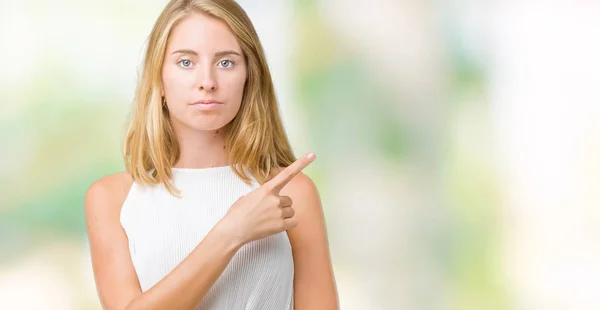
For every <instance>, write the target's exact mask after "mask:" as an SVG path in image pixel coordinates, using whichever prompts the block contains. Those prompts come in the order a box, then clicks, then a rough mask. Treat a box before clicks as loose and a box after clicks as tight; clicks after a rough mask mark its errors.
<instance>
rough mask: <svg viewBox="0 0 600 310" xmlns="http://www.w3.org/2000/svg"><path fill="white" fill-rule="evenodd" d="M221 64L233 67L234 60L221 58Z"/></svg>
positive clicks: (225, 66) (224, 66)
mask: <svg viewBox="0 0 600 310" xmlns="http://www.w3.org/2000/svg"><path fill="white" fill-rule="evenodd" d="M219 66H221V67H223V68H231V67H233V61H231V60H228V59H225V60H221V61H219Z"/></svg>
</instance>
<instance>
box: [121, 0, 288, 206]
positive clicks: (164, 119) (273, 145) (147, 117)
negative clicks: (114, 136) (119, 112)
mask: <svg viewBox="0 0 600 310" xmlns="http://www.w3.org/2000/svg"><path fill="white" fill-rule="evenodd" d="M191 13H202V14H207V15H209V16H213V17H216V18H219V19H221V20H223V21H224V22H225V23H226V24H227V25H229V28H230V29H231V31H232V32H233V34H234V35H235V36H236V38H237V40H238V42H239V44H240V46H241V49H242V52H243V54H244V55H243V56H244V58H245V59H246V65H247V79H246V84H245V86H244V93H243V97H242V103H241V106H240V110H239V112H238V114H237V115H236V116H235V118H234V119H233V120H232V121H231V123H229V124H228V125H227V126H228V128H229V130H228V131H227V137H226V144H225V150H226V152H227V154H228V156H229V161H230V166H231V168H232V169H233V171H234V172H235V173H236V174H237V175H238V176H239V177H240V178H241V179H242V180H243V181H244V182H246V183H248V184H250V182H251V180H250V178H249V177H248V176H247V175H246V172H248V173H250V174H251V175H252V176H253V177H254V178H255V179H256V180H257V181H258V182H259V184H263V183H264V182H265V181H266V179H267V177H268V176H269V175H270V174H271V172H272V170H273V169H274V168H278V167H287V166H289V165H290V164H291V163H293V162H294V161H295V160H296V158H295V156H294V154H293V151H292V148H291V146H290V143H289V140H288V137H287V135H286V133H285V130H284V128H283V124H282V121H281V116H280V114H279V109H278V103H277V99H276V97H275V90H274V87H273V81H272V79H271V73H270V71H269V68H268V66H267V62H266V58H265V55H264V51H263V48H262V45H261V43H260V41H259V38H258V35H257V34H256V30H255V29H254V26H253V25H252V22H251V21H250V19H249V18H248V16H247V15H246V12H245V11H244V10H243V9H242V8H241V7H240V6H239V5H238V4H237V3H236V2H235V1H233V0H171V1H170V2H169V3H168V4H167V6H166V7H165V8H164V10H163V11H162V13H161V14H160V16H159V17H158V19H157V21H156V23H155V24H154V27H153V28H152V32H151V33H150V36H149V38H148V44H147V47H146V51H145V57H144V61H143V67H142V70H141V72H140V75H139V81H138V85H137V89H136V93H135V99H134V102H133V110H132V112H131V116H130V123H129V125H128V128H127V132H126V136H125V141H124V152H123V153H124V159H125V166H126V169H127V171H128V172H129V173H130V174H131V175H132V177H133V180H134V181H136V182H138V183H140V184H143V185H150V184H159V183H162V184H164V185H165V187H166V188H167V190H168V191H169V192H170V193H171V194H173V195H179V190H178V189H176V188H175V187H174V185H173V184H172V183H171V177H172V174H171V167H173V165H175V163H176V162H177V161H178V160H179V156H180V147H179V143H178V140H177V137H176V136H175V132H174V131H173V128H172V126H171V121H170V118H169V114H168V111H167V110H166V109H163V108H162V97H161V90H162V79H161V77H162V66H163V62H164V55H165V50H166V47H167V40H168V39H169V35H170V32H171V30H172V29H173V28H174V27H175V26H176V25H177V24H178V23H179V22H180V21H181V20H182V19H184V18H185V17H186V16H188V15H189V14H191Z"/></svg>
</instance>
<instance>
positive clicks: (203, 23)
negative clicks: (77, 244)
mask: <svg viewBox="0 0 600 310" xmlns="http://www.w3.org/2000/svg"><path fill="white" fill-rule="evenodd" d="M182 50H183V51H184V52H181V51H182ZM177 51H180V52H177ZM222 52H227V53H222ZM230 52H234V53H238V54H239V55H235V54H232V53H230ZM245 80H246V67H245V62H244V58H243V56H242V53H241V49H240V47H239V44H238V42H237V40H236V38H235V36H234V35H233V34H232V33H231V31H230V29H229V28H228V26H227V25H226V24H225V23H224V22H222V21H220V20H218V19H215V18H212V17H208V16H205V15H201V14H192V15H190V16H188V17H186V19H185V20H184V21H182V22H181V23H180V24H179V25H177V26H176V27H175V29H174V30H173V32H172V34H171V37H170V40H169V42H168V46H167V51H166V53H165V61H164V66H163V70H162V82H163V90H162V91H163V96H164V97H165V99H166V102H167V107H168V109H169V114H170V116H171V122H172V125H173V128H174V130H175V132H176V134H177V137H178V139H179V142H180V147H181V157H180V160H179V161H178V162H177V163H176V165H175V167H183V168H207V167H212V166H224V165H227V164H228V160H227V155H226V154H225V152H224V148H223V146H224V143H225V142H224V141H225V140H224V138H225V132H226V130H227V126H228V124H229V123H230V122H231V120H232V119H233V118H234V117H235V115H236V114H237V112H238V111H239V107H240V104H241V99H242V93H243V89H244V84H245ZM199 100H217V101H220V102H222V103H223V104H222V105H220V106H219V107H218V108H217V109H215V110H210V111H203V110H199V109H197V108H196V107H194V106H192V105H190V104H191V103H194V102H197V101H199ZM197 150H202V152H198V151H197ZM314 159H315V156H314V154H312V153H310V154H307V155H305V156H303V157H301V158H299V159H298V160H297V161H296V162H295V163H294V164H292V165H291V166H289V167H286V168H280V169H278V170H276V171H275V172H274V173H273V175H272V176H271V177H270V178H269V180H268V181H267V182H266V183H265V184H263V185H262V186H261V187H259V188H257V189H256V190H254V191H252V192H250V193H248V194H247V195H245V196H243V197H241V198H240V199H239V200H238V201H237V202H236V203H234V205H232V206H231V208H230V209H229V211H228V212H227V214H226V215H225V216H224V217H223V219H222V220H221V221H219V222H218V223H217V225H215V227H213V229H212V230H211V231H210V232H209V233H208V234H207V236H206V237H205V238H204V239H203V240H202V241H201V242H200V243H199V244H198V245H197V247H196V248H195V249H194V250H193V251H192V253H190V255H189V256H188V257H187V258H185V259H184V260H183V261H182V262H181V263H180V264H179V265H178V266H177V267H176V268H175V269H174V270H172V271H171V272H170V273H169V274H168V275H167V276H166V277H165V278H164V279H162V280H161V281H159V282H158V283H157V284H156V285H155V286H154V287H152V288H151V289H150V290H148V291H146V292H143V293H142V291H141V289H140V285H139V282H138V280H137V275H136V273H135V269H134V267H133V263H132V261H131V256H130V254H129V248H128V241H127V236H126V234H125V232H124V230H123V228H122V227H121V225H120V222H119V216H120V210H121V207H122V205H123V202H124V200H125V198H126V197H127V193H128V192H129V189H130V187H131V185H132V182H133V180H132V178H131V176H130V175H129V174H128V173H127V172H120V173H116V174H111V175H108V176H105V177H103V178H101V179H100V180H98V181H96V182H94V183H93V184H92V185H91V186H90V188H89V189H88V191H87V194H86V198H85V214H86V224H87V231H88V238H89V242H90V248H91V255H92V265H93V269H94V276H95V279H96V286H97V289H98V295H99V297H100V300H101V302H102V304H103V306H104V308H105V309H166V308H168V309H191V308H193V307H195V306H196V305H197V304H199V302H200V301H201V300H202V298H203V297H204V295H205V294H206V292H207V291H208V290H209V289H210V287H211V286H212V285H213V284H214V282H215V281H216V280H217V279H218V277H219V276H220V275H221V273H222V272H223V270H224V269H225V267H226V266H227V264H228V263H229V262H230V260H231V259H232V257H233V255H234V254H235V253H236V252H237V251H238V250H239V249H240V248H241V247H242V246H243V245H244V244H246V243H248V242H251V241H253V240H257V239H260V238H263V237H266V236H268V235H271V234H275V233H279V232H282V231H287V234H288V236H289V239H290V243H291V245H292V253H293V259H294V273H295V277H294V299H295V305H294V308H295V309H297V310H298V309H299V310H302V309H338V307H339V306H338V296H337V290H336V285H335V280H334V276H333V271H332V267H331V258H330V255H329V247H328V242H327V233H326V228H325V220H324V216H323V211H322V207H321V202H320V197H319V194H318V192H317V189H316V187H315V185H314V183H313V182H312V180H311V179H310V178H309V177H308V176H306V175H305V174H303V173H302V172H301V171H302V169H304V168H305V167H306V166H308V165H309V164H310V163H311V162H312V161H313V160H314ZM116 279H118V280H116Z"/></svg>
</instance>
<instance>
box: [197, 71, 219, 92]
mask: <svg viewBox="0 0 600 310" xmlns="http://www.w3.org/2000/svg"><path fill="white" fill-rule="evenodd" d="M201 71H202V72H201V73H200V77H199V80H198V88H199V89H200V90H204V91H215V90H217V87H218V86H217V79H216V77H215V72H214V71H213V70H212V68H210V67H209V68H205V69H204V70H201Z"/></svg>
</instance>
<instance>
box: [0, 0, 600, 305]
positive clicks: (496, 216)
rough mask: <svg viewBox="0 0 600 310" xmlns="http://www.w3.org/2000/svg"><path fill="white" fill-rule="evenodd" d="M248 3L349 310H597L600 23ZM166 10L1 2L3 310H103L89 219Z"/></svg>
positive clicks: (581, 14) (566, 16)
mask: <svg viewBox="0 0 600 310" xmlns="http://www.w3.org/2000/svg"><path fill="white" fill-rule="evenodd" d="M238 2H239V3H240V4H241V5H242V6H243V7H244V8H245V9H246V10H247V12H248V14H249V15H250V17H251V19H252V20H253V21H254V23H255V26H256V28H257V31H258V33H259V36H260V37H261V40H262V42H263V45H264V47H265V50H266V53H267V58H268V61H269V64H270V66H271V69H272V73H273V78H274V82H275V87H276V89H277V94H278V97H279V100H280V105H281V110H282V114H283V115H282V116H283V118H284V122H285V124H286V128H287V129H288V134H289V136H290V139H291V141H292V144H293V146H294V149H295V151H296V153H297V154H303V153H304V152H306V151H309V150H310V151H314V152H316V153H317V155H318V158H319V159H318V160H317V161H316V162H315V164H313V165H311V167H310V168H309V169H308V171H307V174H308V175H309V176H311V177H312V178H313V180H315V182H316V183H317V186H318V187H319V189H320V193H321V195H322V200H323V205H324V208H325V213H326V219H327V225H328V231H329V239H330V247H331V252H332V256H333V257H332V258H333V264H334V269H335V274H336V279H337V282H338V290H339V295H340V301H341V306H342V309H349V310H352V309H427V310H429V309H456V310H479V309H486V310H488V309H489V310H495V309H519V310H520V309H540V310H541V309H543V310H549V309H569V310H572V309H599V308H600V294H599V293H598V288H600V248H599V247H598V246H597V245H598V242H599V241H600V228H599V227H600V225H598V223H599V220H600V209H599V208H598V207H599V206H600V194H599V193H600V191H599V188H598V187H599V186H598V185H599V184H600V177H599V175H600V164H599V162H598V158H600V125H599V124H600V93H599V92H598V89H600V74H599V72H600V60H599V59H600V58H599V57H598V55H600V36H598V33H597V30H598V29H600V21H599V20H598V19H597V18H596V17H597V16H600V3H598V2H595V1H589V2H578V3H576V2H563V3H559V2H557V3H552V4H550V3H546V4H540V3H538V2H536V1H523V2H504V1H467V0H462V1H409V0H397V1H393V0H373V1H352V0H278V1H273V0H271V1H267V0H243V1H238ZM165 4H166V1H156V0H152V1H139V0H127V1H114V0H107V1H102V2H81V1H72V0H59V1H52V2H47V1H36V0H27V1H18V2H17V1H0V47H1V48H0V94H1V95H0V103H1V104H0V133H1V134H0V142H1V144H0V159H1V160H0V184H2V187H1V188H2V192H1V195H0V308H1V309H100V304H99V302H98V298H97V295H96V291H95V286H94V280H93V274H92V271H91V263H90V258H89V250H88V245H87V239H86V235H85V222H84V217H83V197H84V194H85V191H86V189H87V187H88V186H89V185H90V184H91V183H92V182H93V181H94V180H96V179H98V178H100V177H101V176H103V175H106V174H110V173H114V172H117V171H120V170H123V168H124V166H123V162H122V159H121V153H120V152H121V144H122V139H123V135H124V129H125V121H126V118H127V115H128V113H129V111H130V103H131V101H132V96H133V91H134V88H135V82H136V74H137V71H138V70H139V64H140V61H141V55H142V53H143V48H144V44H145V40H146V38H147V35H148V34H149V32H150V30H151V27H152V25H153V23H154V20H155V19H156V18H157V16H158V14H159V13H160V11H161V10H162V8H163V7H164V5H165Z"/></svg>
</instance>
